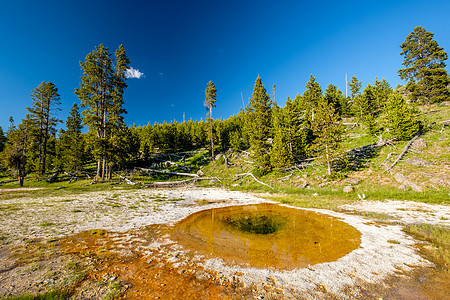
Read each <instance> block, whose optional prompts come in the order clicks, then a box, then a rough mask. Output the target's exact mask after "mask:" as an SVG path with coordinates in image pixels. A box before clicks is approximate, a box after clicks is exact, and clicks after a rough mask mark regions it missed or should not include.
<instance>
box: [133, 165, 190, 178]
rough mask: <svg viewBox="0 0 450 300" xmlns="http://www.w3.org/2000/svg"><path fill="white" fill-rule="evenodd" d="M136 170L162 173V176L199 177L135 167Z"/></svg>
mask: <svg viewBox="0 0 450 300" xmlns="http://www.w3.org/2000/svg"><path fill="white" fill-rule="evenodd" d="M135 169H136V170H141V171H145V172H149V173H150V172H153V173H160V174H166V175H177V176H191V177H199V176H198V175H197V174H192V173H179V172H170V171H164V170H155V169H147V168H140V167H135Z"/></svg>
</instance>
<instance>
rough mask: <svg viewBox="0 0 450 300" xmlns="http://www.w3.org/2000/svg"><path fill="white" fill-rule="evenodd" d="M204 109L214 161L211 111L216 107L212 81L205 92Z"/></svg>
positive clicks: (215, 94)
mask: <svg viewBox="0 0 450 300" xmlns="http://www.w3.org/2000/svg"><path fill="white" fill-rule="evenodd" d="M205 96H206V98H205V103H204V105H205V107H206V110H207V111H208V113H207V116H209V136H210V140H211V159H214V135H213V116H212V109H213V107H216V100H217V99H216V98H217V90H216V87H215V86H214V83H213V82H212V81H209V82H208V84H207V87H206V90H205Z"/></svg>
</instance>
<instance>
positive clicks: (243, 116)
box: [0, 27, 450, 186]
mask: <svg viewBox="0 0 450 300" xmlns="http://www.w3.org/2000/svg"><path fill="white" fill-rule="evenodd" d="M400 47H401V49H402V50H403V51H402V52H401V55H403V56H404V63H403V65H404V67H405V68H404V69H400V70H399V71H398V73H399V75H400V77H401V78H402V79H405V80H407V84H406V85H405V86H397V87H395V88H392V87H391V86H390V84H389V83H388V82H387V81H386V80H385V79H382V80H381V81H380V80H378V79H376V80H375V81H374V82H372V83H367V84H365V85H364V84H363V83H362V82H361V81H360V80H358V78H357V77H356V76H352V78H351V80H350V82H349V83H348V86H349V89H350V95H349V96H348V97H346V95H345V94H344V93H343V92H342V91H340V90H339V89H338V88H337V87H336V86H335V85H333V84H332V83H330V84H328V86H327V88H326V89H325V90H324V91H323V90H322V87H321V86H320V84H319V83H318V82H317V81H316V79H315V77H314V76H313V75H311V76H310V80H309V81H308V82H307V83H306V90H305V92H304V93H303V94H302V95H299V94H297V95H296V96H295V97H294V98H293V99H290V98H288V99H287V100H286V104H285V106H284V107H282V106H279V105H278V103H277V102H276V101H275V89H276V88H275V85H274V86H273V96H272V97H270V96H269V94H268V91H267V89H266V88H265V85H264V83H263V80H262V78H260V77H259V76H258V78H257V79H256V81H255V85H254V89H253V94H252V97H251V98H250V99H249V102H248V106H247V107H246V108H245V110H242V109H241V110H240V111H239V112H238V113H237V114H235V115H233V116H230V117H229V118H228V119H213V115H212V113H213V108H215V106H216V104H215V103H216V101H219V102H220V90H219V91H218V90H216V87H215V85H214V83H213V82H212V81H209V82H208V84H207V88H206V90H205V95H206V98H205V101H204V106H205V107H206V110H207V118H206V119H205V120H203V119H201V120H195V121H194V120H192V119H191V120H188V121H183V122H175V121H174V122H170V123H166V122H164V123H162V124H159V123H154V124H151V123H148V124H147V125H145V126H126V125H125V123H124V117H123V116H124V114H126V111H125V110H124V109H123V104H124V101H125V99H124V97H123V94H124V91H125V89H126V87H127V84H126V78H125V76H124V72H125V71H126V70H127V68H128V65H129V63H130V60H129V59H128V57H127V55H126V52H125V48H124V46H122V45H121V46H120V47H119V49H117V50H116V51H115V53H114V59H113V58H112V55H111V53H110V52H109V49H108V48H106V47H104V46H103V45H99V46H98V47H95V49H94V50H93V51H92V52H91V53H89V54H88V55H87V56H86V59H85V61H83V62H80V67H81V70H82V71H83V75H82V76H81V78H80V86H79V87H78V88H75V94H76V95H77V96H78V98H79V99H80V103H79V104H77V103H74V104H73V106H72V108H71V110H70V115H69V116H68V118H67V120H66V121H65V126H63V128H61V129H60V130H59V131H58V132H57V130H56V129H57V126H58V124H59V123H62V122H63V121H62V120H59V119H57V118H56V117H55V112H56V111H57V110H59V105H60V102H61V101H64V99H60V97H59V94H58V88H57V87H56V86H55V85H54V84H53V83H51V82H42V83H41V84H40V85H39V86H38V87H36V88H35V89H34V90H33V91H32V93H31V106H30V107H28V108H26V109H27V111H28V114H27V116H26V118H25V119H23V120H22V121H21V122H20V123H19V124H18V125H16V124H15V123H14V119H13V117H11V118H10V126H9V128H8V129H7V130H6V132H5V131H4V130H3V129H1V128H0V150H1V167H2V169H3V172H4V177H8V176H9V178H13V179H10V180H14V178H16V179H17V180H18V181H19V183H20V185H21V186H22V185H23V184H24V179H25V178H26V177H27V176H34V177H35V178H38V179H39V180H47V181H50V182H51V181H54V180H56V178H57V177H58V176H59V175H62V176H68V177H67V178H68V180H70V181H72V180H73V179H75V178H78V177H89V178H92V179H93V180H94V181H96V182H97V181H101V182H103V181H107V180H110V179H111V178H112V176H113V174H114V173H116V174H119V173H120V174H122V175H119V176H121V177H122V178H124V177H123V175H124V174H127V170H128V171H130V170H132V169H134V168H136V167H137V168H151V169H153V170H155V171H157V170H156V169H158V170H160V169H166V172H169V171H174V174H176V173H177V172H179V171H186V170H188V169H189V168H187V167H183V166H182V164H180V163H179V162H178V163H175V162H174V161H178V159H172V158H170V154H174V156H173V157H174V158H175V157H177V155H183V154H182V153H183V152H185V153H187V152H192V151H197V152H198V151H200V152H201V151H206V152H205V153H204V154H205V155H206V156H205V155H203V154H202V155H203V159H204V160H205V162H206V161H208V159H207V156H209V157H210V158H209V160H212V161H214V160H215V159H216V158H217V159H218V158H219V157H222V158H223V159H224V160H225V162H224V163H225V165H226V166H228V165H229V164H230V163H229V157H230V153H239V152H244V153H246V154H249V158H248V160H249V161H250V162H251V170H249V171H250V172H251V173H252V175H253V176H256V177H261V176H263V175H265V174H269V173H271V172H279V171H281V172H283V171H286V170H293V169H296V168H297V169H298V168H301V167H303V166H305V165H308V163H310V162H314V164H316V165H323V166H324V167H325V169H326V176H328V177H329V178H331V179H332V178H336V177H341V178H342V177H343V176H345V174H346V172H349V171H352V170H356V169H357V168H358V167H359V166H360V162H361V161H362V160H361V157H359V156H355V155H354V149H352V148H351V143H349V141H348V138H349V136H350V134H351V133H352V132H354V131H355V130H358V132H359V134H363V135H366V136H369V137H373V138H376V140H378V143H385V144H386V143H387V142H388V141H391V142H392V141H407V140H410V139H411V138H413V137H414V136H415V135H418V134H420V133H421V132H426V131H427V130H430V128H431V127H430V126H428V125H430V124H429V123H428V124H427V123H426V122H424V120H423V119H419V118H417V116H418V115H420V110H418V108H419V107H421V106H423V105H425V106H426V105H431V104H433V105H440V104H442V103H444V104H445V103H448V102H447V101H449V95H450V92H449V87H450V80H449V76H448V74H447V71H446V70H445V66H446V64H445V60H446V59H447V53H446V52H445V51H444V49H443V48H442V47H440V46H439V45H438V43H437V42H436V41H435V40H433V34H432V33H430V32H428V31H426V30H425V29H424V28H422V27H416V28H414V30H413V32H411V34H410V35H409V36H408V37H406V39H405V42H404V43H403V44H401V46H400ZM447 123H448V122H447ZM447 123H445V120H444V122H443V123H442V124H443V127H444V126H445V125H446V124H447ZM427 126H428V127H427ZM83 128H85V130H83ZM359 146H361V145H359ZM207 152H209V155H208V154H206V153H207ZM177 153H178V154H177ZM217 154H219V155H217ZM189 155H193V154H192V153H191V154H185V155H184V157H185V158H187V157H189ZM162 163H165V164H162ZM152 166H153V167H152ZM168 167H170V169H169V168H168ZM191 171H192V170H191ZM256 177H255V178H256ZM6 180H8V179H6Z"/></svg>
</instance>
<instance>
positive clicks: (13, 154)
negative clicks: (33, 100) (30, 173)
mask: <svg viewBox="0 0 450 300" xmlns="http://www.w3.org/2000/svg"><path fill="white" fill-rule="evenodd" d="M32 126H33V124H32V122H31V118H30V115H29V114H27V117H26V118H25V119H24V120H22V123H21V124H19V126H18V127H16V126H14V125H13V124H11V125H10V128H9V130H8V133H7V142H6V144H5V149H4V150H3V152H2V160H3V164H4V165H5V166H6V167H8V168H9V169H11V170H12V173H13V174H12V175H13V176H17V178H18V180H19V185H20V186H23V183H24V179H25V176H26V174H27V169H26V168H27V161H28V159H27V149H28V145H29V144H30V136H31V133H30V132H31V129H32Z"/></svg>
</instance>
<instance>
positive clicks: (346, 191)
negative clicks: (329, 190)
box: [342, 185, 355, 193]
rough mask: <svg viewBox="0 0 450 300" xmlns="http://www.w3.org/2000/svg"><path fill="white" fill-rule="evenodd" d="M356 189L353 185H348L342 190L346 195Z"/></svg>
mask: <svg viewBox="0 0 450 300" xmlns="http://www.w3.org/2000/svg"><path fill="white" fill-rule="evenodd" d="M354 190H355V189H354V188H353V187H352V186H351V185H346V186H344V188H343V189H342V191H343V192H344V193H351V192H353V191H354Z"/></svg>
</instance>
